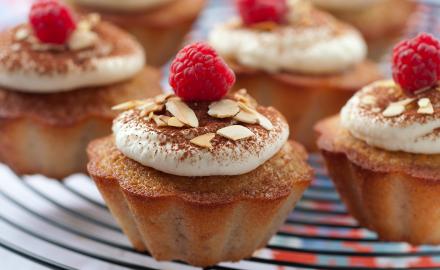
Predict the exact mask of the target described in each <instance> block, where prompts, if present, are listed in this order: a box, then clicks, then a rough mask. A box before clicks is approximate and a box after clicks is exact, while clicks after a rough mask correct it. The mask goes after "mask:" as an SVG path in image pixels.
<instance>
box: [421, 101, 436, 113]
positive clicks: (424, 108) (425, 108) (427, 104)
mask: <svg viewBox="0 0 440 270" xmlns="http://www.w3.org/2000/svg"><path fill="white" fill-rule="evenodd" d="M417 104H418V105H419V109H418V110H417V113H419V114H433V113H434V107H433V106H432V103H431V100H430V99H429V98H421V99H420V100H419V101H418V102H417Z"/></svg>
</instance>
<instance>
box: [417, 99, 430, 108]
mask: <svg viewBox="0 0 440 270" xmlns="http://www.w3.org/2000/svg"><path fill="white" fill-rule="evenodd" d="M417 104H418V105H419V107H420V108H423V107H428V106H429V105H431V100H430V99H429V98H421V99H419V101H418V102H417Z"/></svg>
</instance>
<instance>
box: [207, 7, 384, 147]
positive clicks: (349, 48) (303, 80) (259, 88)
mask: <svg viewBox="0 0 440 270" xmlns="http://www.w3.org/2000/svg"><path fill="white" fill-rule="evenodd" d="M236 3H237V8H238V10H239V13H240V15H241V16H240V18H238V19H234V20H232V21H230V22H228V23H225V24H223V25H220V26H218V27H217V28H215V29H214V30H213V31H212V32H211V34H210V38H209V40H210V43H211V44H212V45H213V46H214V48H216V49H217V50H218V52H219V54H220V55H222V56H223V57H225V59H226V60H227V61H228V63H230V65H231V67H232V68H233V69H234V71H235V72H236V74H237V83H236V86H235V89H236V90H238V89H240V88H246V89H248V90H249V91H250V93H251V94H252V95H253V96H254V97H255V98H256V99H257V100H258V101H259V102H261V103H262V104H265V105H273V106H275V107H276V108H279V109H280V110H281V112H282V113H283V114H284V115H285V116H286V118H287V120H288V121H289V124H290V126H291V128H293V130H291V134H292V136H293V137H294V138H296V139H298V140H299V141H300V142H301V143H303V144H304V145H305V146H306V147H307V148H308V149H315V142H314V137H313V134H314V132H313V125H314V124H315V123H316V121H318V120H319V119H321V118H322V117H325V116H328V115H332V114H334V113H336V112H338V111H339V109H340V108H341V106H342V105H343V104H344V103H345V102H346V101H347V99H348V98H350V97H351V95H352V94H353V93H354V92H355V91H356V90H357V89H359V88H360V87H362V86H364V85H365V84H368V83H370V82H372V81H374V80H376V79H378V78H379V77H380V74H379V71H378V69H377V67H376V65H374V64H373V63H371V62H369V61H368V60H365V56H366V53H367V47H366V44H365V42H364V40H363V39H362V37H361V35H360V34H359V32H358V31H357V30H355V29H354V28H353V27H351V26H349V25H346V24H344V23H341V22H339V21H337V20H336V19H334V18H333V17H332V16H330V15H328V14H326V13H323V12H320V11H318V10H315V9H313V8H312V7H311V6H310V5H309V3H308V2H305V1H295V0H290V1H283V0H277V1H273V2H270V3H269V2H267V1H244V0H241V1H236Z"/></svg>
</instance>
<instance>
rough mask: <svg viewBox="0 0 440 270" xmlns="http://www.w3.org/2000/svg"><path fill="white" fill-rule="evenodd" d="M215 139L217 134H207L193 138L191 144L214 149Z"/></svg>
mask: <svg viewBox="0 0 440 270" xmlns="http://www.w3.org/2000/svg"><path fill="white" fill-rule="evenodd" d="M214 137H215V133H206V134H203V135H200V136H197V137H195V138H193V139H192V140H191V141H190V142H191V143H192V144H195V145H197V146H200V147H205V148H212V144H211V141H212V139H214Z"/></svg>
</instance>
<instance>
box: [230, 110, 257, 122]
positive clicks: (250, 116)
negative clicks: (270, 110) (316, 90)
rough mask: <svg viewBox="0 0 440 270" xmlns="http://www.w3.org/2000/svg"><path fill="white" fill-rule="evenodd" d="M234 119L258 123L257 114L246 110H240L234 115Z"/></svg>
mask: <svg viewBox="0 0 440 270" xmlns="http://www.w3.org/2000/svg"><path fill="white" fill-rule="evenodd" d="M234 119H235V120H237V121H240V122H243V123H246V124H256V123H258V117H257V115H256V114H254V113H250V112H246V111H240V112H239V113H238V114H237V115H236V116H234Z"/></svg>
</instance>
